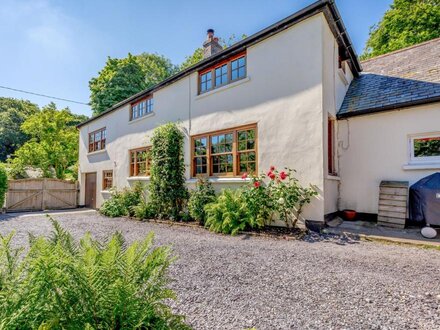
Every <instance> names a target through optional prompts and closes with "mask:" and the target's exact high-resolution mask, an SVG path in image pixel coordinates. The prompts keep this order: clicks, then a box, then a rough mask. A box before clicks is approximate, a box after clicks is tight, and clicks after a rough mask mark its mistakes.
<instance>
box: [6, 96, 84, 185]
mask: <svg viewBox="0 0 440 330" xmlns="http://www.w3.org/2000/svg"><path fill="white" fill-rule="evenodd" d="M76 121H78V118H77V117H76V116H75V115H73V114H72V113H71V112H70V110H69V109H68V108H66V109H62V110H57V108H56V105H55V104H54V103H50V104H49V105H47V106H45V107H44V108H43V109H42V110H41V111H40V112H38V113H36V114H34V115H31V116H30V117H29V118H28V119H26V121H25V122H24V123H23V124H22V125H21V130H22V131H23V133H25V134H27V135H28V136H29V137H30V140H29V141H27V142H26V143H24V144H23V146H21V147H20V148H19V149H17V150H16V151H15V153H14V155H13V157H12V159H11V160H10V163H11V165H12V174H13V175H17V174H20V172H22V171H23V169H24V167H26V166H33V167H35V168H38V169H41V171H42V172H43V176H44V177H52V176H53V175H55V176H56V177H57V178H58V179H64V178H65V176H66V173H67V172H68V168H69V167H71V166H74V165H75V163H76V162H77V159H78V131H77V129H76V127H75V126H72V123H74V122H76Z"/></svg>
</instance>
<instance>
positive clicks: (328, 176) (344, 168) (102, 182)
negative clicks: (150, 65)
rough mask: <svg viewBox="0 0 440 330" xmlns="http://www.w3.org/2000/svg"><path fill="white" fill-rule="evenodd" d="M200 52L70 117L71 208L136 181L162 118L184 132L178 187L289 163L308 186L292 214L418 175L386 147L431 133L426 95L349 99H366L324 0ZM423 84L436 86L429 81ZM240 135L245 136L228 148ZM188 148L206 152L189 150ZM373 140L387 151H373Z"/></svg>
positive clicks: (362, 205) (370, 197)
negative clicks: (401, 104)
mask: <svg viewBox="0 0 440 330" xmlns="http://www.w3.org/2000/svg"><path fill="white" fill-rule="evenodd" d="M204 50H205V59H204V60H203V61H201V62H200V63H198V64H196V65H194V66H192V67H190V68H188V69H186V70H184V71H182V72H180V73H178V74H176V75H174V76H172V77H170V78H168V79H166V80H165V81H163V82H161V83H159V84H158V85H156V86H154V87H152V88H150V89H148V90H145V91H143V92H141V93H138V94H136V95H133V96H132V97H130V98H128V99H126V100H124V101H122V102H120V103H118V104H116V105H115V106H113V107H112V108H110V109H108V110H107V111H105V112H104V113H102V114H100V115H98V116H95V117H93V118H91V119H90V120H88V121H86V122H84V123H82V124H81V125H79V130H80V141H79V160H80V162H79V164H80V166H79V171H80V175H79V178H80V187H81V193H80V204H82V205H85V206H88V207H99V206H100V205H101V204H102V203H103V201H104V200H105V199H106V198H107V197H108V196H109V188H110V187H119V188H122V187H125V186H129V185H130V184H132V183H133V182H135V181H145V182H146V183H147V184H148V181H149V176H148V173H149V171H148V167H149V164H148V163H147V162H146V161H145V160H144V157H143V156H144V155H145V152H146V151H147V150H148V148H149V147H150V138H151V136H152V132H153V130H154V128H155V127H157V126H159V125H161V124H163V123H166V122H170V121H172V122H179V123H180V125H181V127H182V130H183V131H184V133H185V164H186V167H187V169H186V179H187V183H188V185H190V186H191V185H193V184H194V183H195V181H196V179H195V178H196V176H198V175H206V176H208V177H209V178H210V180H211V181H212V182H213V184H214V185H215V187H216V188H217V189H221V188H224V187H234V186H236V187H238V186H239V185H241V184H243V180H242V179H241V175H242V173H243V172H249V171H257V172H260V171H263V170H266V169H267V168H269V167H270V166H271V165H274V166H276V167H285V166H287V167H290V168H294V169H296V170H297V172H298V179H299V180H300V181H301V182H302V183H303V184H304V185H308V184H312V185H313V186H314V187H315V188H316V190H317V191H318V192H319V195H318V197H317V198H315V199H314V200H313V201H312V203H311V204H310V205H308V206H307V207H306V208H305V210H304V213H303V215H304V217H305V218H306V219H309V220H315V221H324V220H325V219H326V218H328V217H331V216H333V215H334V214H336V213H337V212H338V211H339V210H340V209H342V208H345V207H350V208H355V209H357V210H359V211H360V212H366V213H377V198H378V197H377V196H378V182H380V180H381V179H384V178H386V179H395V178H397V179H400V178H402V177H411V180H412V181H413V180H415V179H417V178H418V176H420V175H423V174H424V173H425V172H422V173H420V172H417V174H416V175H414V174H413V173H416V172H407V171H406V170H405V168H404V167H403V166H404V165H405V164H406V165H408V166H409V165H412V163H411V162H407V161H403V160H400V159H399V160H397V159H396V157H397V156H395V155H394V154H393V153H394V152H395V153H396V154H399V155H401V154H403V155H406V152H407V149H408V148H407V144H408V143H409V142H408V141H409V140H408V139H410V140H411V139H412V137H413V134H425V133H429V134H430V135H429V136H433V137H434V138H435V137H436V136H437V138H438V136H439V135H438V134H437V133H436V132H438V131H440V127H438V123H440V121H439V119H440V117H439V112H440V111H439V103H438V95H437V103H431V104H430V105H420V104H422V103H423V102H422V101H421V100H418V101H417V105H418V107H422V110H420V111H419V110H417V111H411V109H409V108H408V109H409V110H406V112H405V113H408V115H405V114H404V115H398V114H395V112H387V113H383V112H384V111H388V110H392V109H394V108H393V106H391V105H389V104H388V105H387V106H383V107H382V108H380V110H378V111H372V110H371V109H367V110H365V108H362V107H360V106H355V105H356V102H358V103H359V105H362V106H363V105H365V104H366V103H365V101H364V100H363V99H362V98H363V97H364V96H365V95H364V93H365V91H364V90H363V89H362V88H359V86H363V82H364V81H366V80H368V79H366V78H365V76H364V74H362V73H361V71H362V67H361V64H360V62H359V60H358V58H357V55H356V53H355V51H354V49H353V46H352V44H351V41H350V38H349V36H348V33H347V31H346V29H345V27H344V24H343V22H342V19H341V17H340V14H339V12H338V10H337V8H336V6H335V5H334V3H333V1H324V0H323V1H317V2H315V3H314V4H312V5H310V6H308V7H306V8H304V9H302V10H300V11H299V12H297V13H295V14H293V15H291V16H289V17H287V18H285V19H284V20H282V21H280V22H277V23H275V24H273V25H271V26H269V27H268V28H266V29H264V30H262V31H260V32H258V33H256V34H254V35H252V36H250V37H248V38H246V39H245V40H243V41H241V42H239V43H237V44H235V45H233V46H231V47H229V48H227V49H225V50H222V49H221V48H220V47H219V46H218V43H217V39H216V37H215V36H214V32H213V31H212V30H208V36H207V40H206V41H205V43H204ZM437 56H438V54H437ZM377 60H379V61H380V58H379V59H377ZM414 60H417V59H414ZM373 62H374V60H373ZM373 62H371V63H373ZM366 65H367V66H368V67H372V66H369V64H368V63H366ZM378 75H380V73H379V74H378ZM434 76H435V74H434ZM439 76H440V74H439V73H438V66H437V73H436V77H437V78H436V79H438V78H439ZM417 79H419V77H418V78H417ZM432 84H433V85H436V87H435V88H437V89H436V90H437V92H438V80H437V81H436V82H434V83H432ZM349 88H350V89H349ZM435 88H434V89H435ZM347 91H348V94H347ZM381 92H382V89H381V88H380V87H379V88H377V90H376V91H374V93H375V94H374V95H373V94H370V95H369V98H370V99H375V98H379V95H380V93H381ZM399 92H400V93H402V91H401V90H399ZM357 93H358V94H357ZM403 93H405V92H403ZM390 95H392V96H390V100H395V99H396V97H395V96H396V95H397V93H396V92H390ZM424 95H425V94H424ZM427 96H429V95H427ZM344 99H345V100H344ZM410 100H411V97H410ZM407 106H408V107H411V108H412V107H415V106H416V104H415V103H411V102H410V103H409V104H407ZM424 107H427V108H429V109H426V110H423V109H424ZM422 112H423V113H426V114H425V115H423V116H426V119H425V117H423V118H420V120H419V119H418V118H419V117H420V116H421V114H422ZM376 113H378V114H376ZM399 113H400V112H399ZM402 113H403V112H402ZM361 115H362V116H361ZM393 116H395V117H393ZM405 116H407V117H405ZM411 116H415V118H412V119H411ZM389 117H390V118H389ZM435 119H437V121H435ZM400 120H403V121H404V123H405V125H404V126H402V127H401V128H400V129H399V126H400V124H399V121H400ZM422 122H423V123H425V122H426V123H425V124H426V125H425V124H423V125H422ZM435 123H437V128H435V127H433V126H435ZM402 125H403V123H402ZM388 126H389V127H388ZM379 127H380V130H379V131H378V129H377V128H379ZM373 132H374V133H373ZM397 132H398V133H399V136H397ZM436 134H437V135H436ZM243 136H244V137H246V139H247V140H248V141H247V143H245V144H243V146H240V147H238V143H237V141H238V139H239V137H241V138H242V137H243ZM390 136H391V137H392V138H391V139H390ZM414 136H415V135H414ZM384 139H385V140H386V142H385V141H383V140H384ZM400 139H403V141H401V140H400ZM220 140H223V141H227V143H226V144H227V145H226V146H224V145H222V146H220V145H219V141H220ZM368 141H370V143H369V142H368ZM397 141H399V142H398V143H397ZM196 144H203V145H206V146H207V147H208V148H207V153H206V154H204V155H200V156H195V155H196V153H195V152H194V149H195V148H196ZM385 148H389V149H390V150H389V152H387V151H383V153H385V154H386V156H387V157H384V156H383V155H382V154H380V153H379V152H378V150H385ZM400 148H403V150H400ZM220 149H221V152H218V151H217V150H220ZM387 150H388V149H387ZM375 157H376V158H377V159H375ZM405 160H406V159H405ZM415 161H416V162H417V160H415ZM373 162H374V164H373V165H372V166H373V168H371V167H370V166H368V165H367V164H371V163H373ZM402 162H403V163H405V164H403V163H402ZM385 168H386V170H385ZM432 168H433V167H431V168H430V169H432Z"/></svg>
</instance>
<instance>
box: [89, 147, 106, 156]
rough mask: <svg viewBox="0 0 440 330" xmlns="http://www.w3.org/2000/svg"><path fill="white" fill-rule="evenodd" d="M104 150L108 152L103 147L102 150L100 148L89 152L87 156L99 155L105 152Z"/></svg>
mask: <svg viewBox="0 0 440 330" xmlns="http://www.w3.org/2000/svg"><path fill="white" fill-rule="evenodd" d="M104 152H106V149H101V150H98V151H92V152H88V153H87V156H93V155H99V154H103V153H104Z"/></svg>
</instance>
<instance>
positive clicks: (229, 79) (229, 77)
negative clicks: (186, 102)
mask: <svg viewBox="0 0 440 330" xmlns="http://www.w3.org/2000/svg"><path fill="white" fill-rule="evenodd" d="M242 57H243V58H244V62H245V65H244V76H243V77H239V78H237V79H232V69H231V62H233V61H235V60H238V59H240V58H242ZM225 64H226V65H227V74H226V77H227V78H226V82H224V83H222V84H219V85H217V76H216V74H215V72H216V69H219V68H221V67H223V66H224V65H225ZM208 72H211V88H210V89H207V90H205V91H202V76H203V75H205V74H206V73H208ZM246 77H247V53H246V51H244V52H241V53H239V54H236V55H234V56H232V57H230V58H228V59H226V60H223V61H221V62H218V63H216V64H215V65H213V66H210V67H208V68H206V69H203V70H201V71H199V78H198V94H199V95H200V94H204V93H207V92H210V91H212V90H215V89H217V88H221V87H223V86H226V85H228V84H230V83H233V82H236V81H239V80H241V79H244V78H246Z"/></svg>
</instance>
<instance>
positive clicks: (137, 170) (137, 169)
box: [130, 147, 151, 176]
mask: <svg viewBox="0 0 440 330" xmlns="http://www.w3.org/2000/svg"><path fill="white" fill-rule="evenodd" d="M150 150H151V147H144V148H139V149H135V150H130V176H149V175H150V167H151V157H150Z"/></svg>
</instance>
